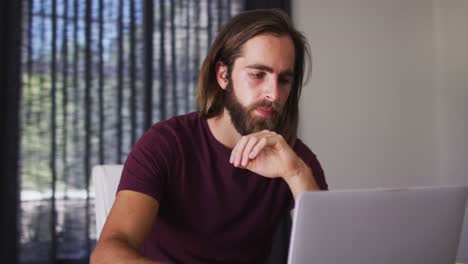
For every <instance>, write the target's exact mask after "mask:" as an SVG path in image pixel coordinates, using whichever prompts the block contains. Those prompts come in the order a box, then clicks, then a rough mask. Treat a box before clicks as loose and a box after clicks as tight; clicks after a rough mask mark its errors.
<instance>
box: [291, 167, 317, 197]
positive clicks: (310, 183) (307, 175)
mask: <svg viewBox="0 0 468 264" xmlns="http://www.w3.org/2000/svg"><path fill="white" fill-rule="evenodd" d="M297 167H298V168H297V170H296V171H294V172H293V173H292V174H291V175H290V176H286V177H283V179H284V180H285V181H286V183H287V184H288V186H289V188H290V189H291V192H292V194H293V196H294V200H297V198H299V196H300V195H301V194H302V193H303V192H306V191H317V190H320V187H319V186H318V184H317V182H316V181H315V178H314V175H313V173H312V170H311V169H310V168H309V166H307V164H305V163H304V162H303V161H302V160H300V162H299V165H298V166H297Z"/></svg>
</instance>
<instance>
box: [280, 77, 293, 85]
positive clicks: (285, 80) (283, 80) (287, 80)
mask: <svg viewBox="0 0 468 264" xmlns="http://www.w3.org/2000/svg"><path fill="white" fill-rule="evenodd" d="M279 83H280V84H281V85H290V84H291V83H292V78H288V77H284V78H280V79H279Z"/></svg>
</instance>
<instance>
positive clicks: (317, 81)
mask: <svg viewBox="0 0 468 264" xmlns="http://www.w3.org/2000/svg"><path fill="white" fill-rule="evenodd" d="M292 10H293V17H294V21H295V24H296V26H297V27H298V28H299V29H300V30H301V31H302V32H303V33H304V34H305V35H306V37H307V38H308V40H309V42H310V45H311V50H312V54H313V71H312V77H311V79H310V82H309V83H308V84H307V85H306V86H305V87H304V90H303V97H302V101H301V106H300V108H301V118H300V122H301V126H300V129H299V135H300V137H301V138H302V139H303V140H304V141H305V142H306V143H307V144H308V145H309V146H310V147H311V148H312V150H313V151H314V152H315V153H316V154H317V155H318V158H319V160H320V161H321V162H322V165H323V167H324V169H325V172H326V175H327V179H328V182H329V184H330V187H331V188H333V189H340V188H371V187H398V186H415V185H435V184H438V183H440V181H439V163H438V159H439V158H438V153H437V150H438V148H439V144H438V141H437V129H436V128H437V122H436V120H437V119H436V116H437V115H436V111H437V109H436V107H437V104H436V88H437V87H436V82H435V80H436V76H435V71H436V70H437V68H436V67H435V61H436V55H435V52H434V50H435V43H434V39H435V34H434V28H435V27H434V19H433V13H434V10H433V4H432V2H431V1H427V0H410V1H408V0H394V1H386V0H355V1H352V3H351V1H347V0H299V1H294V2H293V8H292ZM437 91H438V90H437ZM447 111H451V110H450V109H448V110H447ZM467 134H468V133H467Z"/></svg>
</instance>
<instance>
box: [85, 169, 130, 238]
mask: <svg viewBox="0 0 468 264" xmlns="http://www.w3.org/2000/svg"><path fill="white" fill-rule="evenodd" d="M122 170H123V165H96V166H94V167H93V171H92V177H93V182H94V193H95V199H94V201H95V206H94V210H95V212H96V239H99V235H100V234H101V231H102V227H103V226H104V223H105V222H106V218H107V215H108V214H109V211H110V210H111V208H112V205H113V204H114V200H115V194H116V192H117V187H118V185H119V181H120V175H121V174H122Z"/></svg>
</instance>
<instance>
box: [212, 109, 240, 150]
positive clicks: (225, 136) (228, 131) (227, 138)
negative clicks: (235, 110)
mask: <svg viewBox="0 0 468 264" xmlns="http://www.w3.org/2000/svg"><path fill="white" fill-rule="evenodd" d="M208 127H209V128H210V130H211V133H212V134H213V136H214V137H215V138H216V140H218V141H219V142H221V144H223V145H225V146H226V147H228V148H231V149H232V148H234V146H235V145H236V144H237V142H238V141H239V140H240V138H241V137H242V135H241V134H240V133H239V132H237V130H236V128H235V127H234V125H233V124H232V122H231V116H230V115H229V112H228V110H227V109H224V111H223V112H222V113H221V114H220V115H218V116H215V117H212V118H210V119H208Z"/></svg>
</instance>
